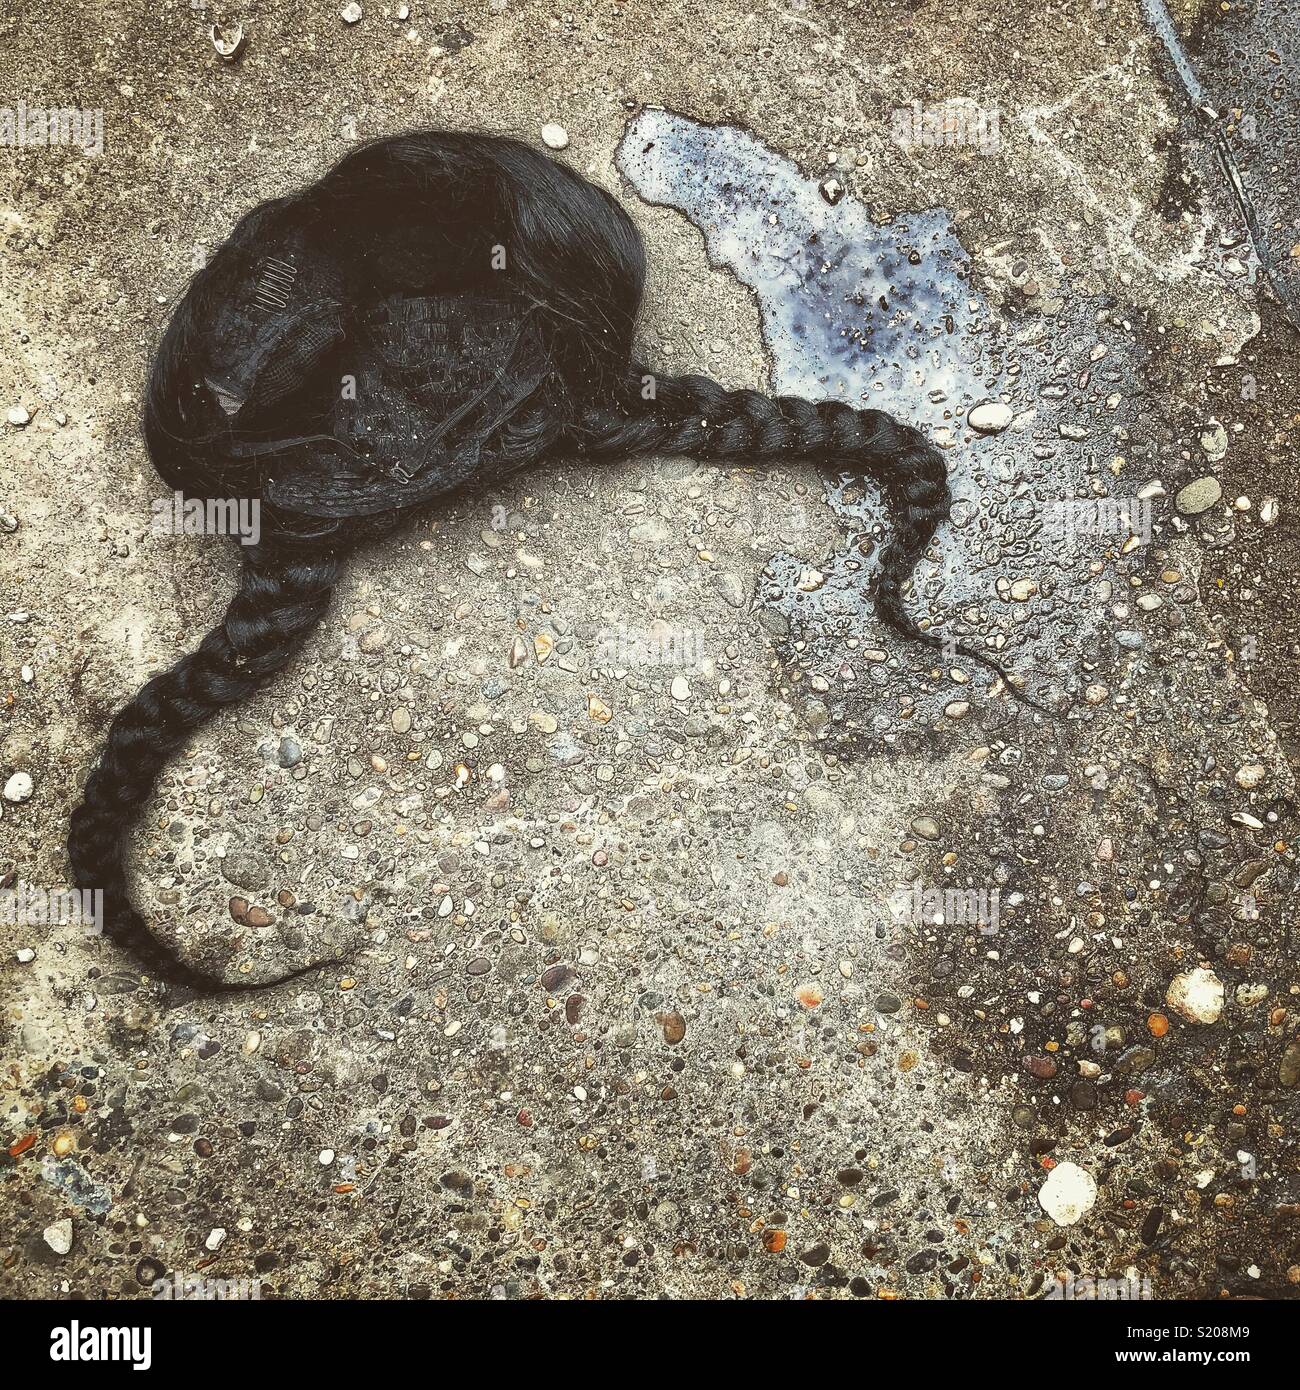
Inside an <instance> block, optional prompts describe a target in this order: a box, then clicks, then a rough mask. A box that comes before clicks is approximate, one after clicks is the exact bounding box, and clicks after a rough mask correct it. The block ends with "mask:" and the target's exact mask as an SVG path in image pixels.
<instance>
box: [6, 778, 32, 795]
mask: <svg viewBox="0 0 1300 1390" xmlns="http://www.w3.org/2000/svg"><path fill="white" fill-rule="evenodd" d="M4 797H5V800H6V801H13V802H15V803H16V802H19V801H30V800H31V797H32V779H31V777H30V776H29V775H28V774H27V773H26V772H15V773H14V775H13V776H12V777H11V778H10V779H9V780H8V781H7V782H6V783H5V791H4Z"/></svg>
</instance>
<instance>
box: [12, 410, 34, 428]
mask: <svg viewBox="0 0 1300 1390" xmlns="http://www.w3.org/2000/svg"><path fill="white" fill-rule="evenodd" d="M5 419H6V420H8V421H9V423H10V424H11V425H13V426H14V427H15V429H22V427H23V426H24V425H27V424H30V423H31V419H32V413H31V411H30V410H28V409H27V407H26V406H24V405H11V406H10V407H9V409H8V410H7V411H6V412H5Z"/></svg>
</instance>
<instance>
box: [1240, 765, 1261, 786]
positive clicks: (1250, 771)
mask: <svg viewBox="0 0 1300 1390" xmlns="http://www.w3.org/2000/svg"><path fill="white" fill-rule="evenodd" d="M1267 775H1268V773H1267V770H1266V769H1265V767H1264V765H1263V763H1247V764H1246V765H1245V766H1244V767H1239V768H1238V769H1237V785H1238V786H1239V787H1241V788H1242V789H1243V790H1244V791H1250V790H1251V788H1252V787H1257V786H1259V784H1260V783H1261V782H1262V781H1263V780H1264V778H1265V777H1266V776H1267Z"/></svg>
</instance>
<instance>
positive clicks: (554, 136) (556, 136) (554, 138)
mask: <svg viewBox="0 0 1300 1390" xmlns="http://www.w3.org/2000/svg"><path fill="white" fill-rule="evenodd" d="M542 144H544V145H545V146H546V148H547V149H548V150H564V149H567V148H568V146H569V132H568V131H567V130H565V128H564V127H563V126H562V125H556V124H555V122H554V121H548V122H547V123H546V124H545V125H544V126H543V127H542Z"/></svg>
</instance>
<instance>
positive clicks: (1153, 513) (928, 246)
mask: <svg viewBox="0 0 1300 1390" xmlns="http://www.w3.org/2000/svg"><path fill="white" fill-rule="evenodd" d="M618 164H619V168H620V169H621V171H622V172H623V174H624V175H625V177H626V178H627V179H628V180H629V182H630V183H631V184H632V186H633V187H634V188H635V190H636V191H637V193H638V194H639V195H640V196H641V197H642V198H644V199H645V200H646V201H648V202H651V203H656V204H660V205H664V206H668V207H672V208H675V209H677V210H678V211H680V212H681V213H683V214H684V215H685V216H686V217H687V218H689V219H690V221H691V222H692V223H693V224H694V225H695V226H696V227H697V228H699V230H700V231H701V232H702V233H703V235H704V238H705V242H706V245H707V249H708V253H709V256H710V259H711V260H712V261H713V262H714V263H715V264H717V265H720V266H723V267H725V268H727V269H728V270H730V271H731V272H732V273H733V274H734V275H736V277H737V278H738V279H739V280H740V281H741V282H742V283H744V284H745V285H747V286H749V287H750V288H751V289H752V290H753V291H754V293H755V296H756V298H757V302H758V306H759V312H760V315H761V321H762V328H763V335H764V339H765V342H766V345H767V348H768V351H769V354H770V358H771V364H772V382H771V386H772V389H773V391H775V392H776V393H781V394H785V393H789V394H796V395H803V396H807V397H809V398H811V399H827V398H836V399H841V400H844V401H846V402H847V403H849V404H851V405H855V406H858V407H867V406H870V407H875V408H877V409H883V410H887V411H889V412H890V413H892V414H895V415H897V416H899V417H900V418H902V419H905V420H908V421H910V422H912V423H915V424H917V425H920V426H921V427H922V428H924V429H926V430H927V431H928V432H929V434H930V436H931V438H933V439H934V440H935V442H936V443H938V444H939V445H940V446H941V447H943V448H945V449H946V450H947V451H948V454H947V456H948V461H949V470H950V471H949V484H950V487H951V490H952V493H953V496H954V499H955V506H954V514H953V520H952V522H951V523H950V524H949V525H947V526H945V527H944V528H942V530H941V532H940V534H939V536H938V538H937V555H938V559H937V560H936V561H929V560H924V561H922V562H921V565H920V566H919V568H918V570H917V573H916V585H917V599H916V603H917V607H918V608H919V609H920V610H922V611H923V612H924V613H925V614H926V615H927V616H928V617H929V618H930V619H931V621H934V622H942V623H943V624H944V628H945V631H947V632H951V633H953V634H954V635H956V636H958V637H960V638H962V640H963V641H965V642H967V643H969V644H971V645H975V646H979V647H981V648H983V649H985V650H987V651H988V652H989V654H990V655H991V656H994V657H996V658H997V659H998V660H1000V661H1001V662H1002V663H1003V664H1004V665H1005V666H1007V667H1008V668H1009V669H1011V670H1014V671H1017V672H1020V673H1022V674H1023V675H1025V677H1026V678H1027V681H1028V683H1029V687H1030V688H1031V689H1032V690H1034V691H1035V692H1036V693H1038V694H1040V695H1043V696H1050V694H1051V692H1053V691H1059V690H1069V691H1079V690H1081V689H1082V687H1083V686H1084V685H1086V684H1087V683H1088V682H1089V681H1092V680H1095V679H1096V677H1095V676H1094V675H1092V674H1090V668H1092V667H1094V666H1096V665H1097V664H1098V663H1099V662H1100V663H1104V662H1105V661H1106V656H1107V652H1106V650H1105V649H1107V648H1109V647H1110V645H1111V643H1110V637H1109V633H1110V631H1111V629H1112V628H1115V627H1118V628H1121V629H1122V628H1126V627H1127V624H1126V622H1124V621H1122V620H1123V619H1125V618H1126V617H1127V616H1128V615H1127V610H1126V609H1125V608H1124V607H1123V604H1122V603H1121V604H1120V606H1119V608H1118V609H1115V608H1114V607H1113V606H1112V600H1113V598H1114V597H1115V595H1117V594H1120V585H1118V584H1116V583H1115V579H1116V574H1117V567H1116V565H1115V563H1114V562H1115V558H1116V554H1117V552H1118V550H1119V548H1120V545H1121V544H1122V542H1123V540H1124V538H1125V536H1124V535H1122V534H1119V533H1117V532H1116V531H1115V530H1114V529H1113V527H1112V528H1111V529H1110V530H1107V529H1106V527H1107V524H1108V523H1107V519H1106V516H1105V515H1104V514H1099V515H1098V516H1096V517H1092V519H1091V520H1090V513H1089V508H1090V507H1091V508H1093V510H1094V511H1096V512H1098V513H1102V512H1103V509H1098V508H1096V507H1095V506H1094V504H1095V502H1096V500H1097V499H1099V498H1103V499H1104V498H1108V497H1112V498H1114V499H1115V504H1116V505H1114V506H1113V507H1112V513H1113V514H1119V513H1123V514H1124V515H1126V516H1133V515H1136V513H1137V509H1138V508H1139V507H1140V508H1141V510H1142V512H1143V520H1144V521H1145V523H1146V527H1147V534H1148V536H1149V535H1150V534H1153V533H1154V532H1155V531H1158V530H1159V528H1160V519H1161V507H1162V503H1161V501H1160V500H1159V498H1147V499H1143V500H1142V501H1141V502H1139V499H1138V492H1139V490H1140V489H1142V488H1143V486H1144V485H1146V484H1149V483H1150V482H1151V480H1152V479H1153V478H1154V477H1155V475H1156V473H1157V471H1158V470H1157V467H1156V459H1157V455H1158V451H1159V448H1160V445H1161V442H1162V438H1163V437H1165V436H1166V435H1168V433H1169V432H1168V431H1167V428H1166V426H1165V424H1164V421H1163V418H1162V416H1161V413H1160V410H1159V406H1158V402H1157V401H1156V400H1155V399H1154V398H1152V397H1151V396H1149V395H1148V394H1147V393H1146V392H1145V390H1144V389H1143V388H1142V385H1141V383H1142V380H1143V378H1142V370H1143V367H1144V363H1145V358H1144V354H1143V350H1142V348H1141V347H1140V345H1139V343H1138V341H1137V339H1136V337H1135V335H1134V334H1133V332H1132V328H1131V325H1130V324H1128V323H1127V322H1126V321H1125V318H1124V315H1123V312H1122V310H1121V309H1120V307H1119V306H1117V305H1115V304H1113V303H1111V302H1106V301H1101V300H1097V299H1091V300H1083V299H1079V300H1076V301H1074V302H1072V303H1067V304H1066V305H1065V306H1064V307H1063V308H1062V309H1061V310H1060V311H1059V312H1058V313H1057V314H1056V315H1055V316H1053V317H1048V316H1046V315H1042V314H1033V315H1026V316H1025V317H1023V318H1021V319H1018V320H1013V319H1007V318H1005V317H1003V316H1002V315H1001V314H1000V313H999V311H998V310H997V309H996V308H995V307H994V306H993V305H991V304H990V303H989V302H988V300H987V298H986V297H985V296H984V295H983V294H982V293H981V292H980V290H979V289H978V288H977V287H976V286H975V285H974V283H973V282H972V278H971V273H970V262H969V257H968V255H967V253H966V251H965V249H964V247H963V246H962V243H961V240H960V236H959V232H958V228H957V226H956V225H955V223H954V220H953V218H952V216H951V214H950V213H949V212H948V211H947V210H945V209H943V208H931V209H926V210H923V211H916V212H906V213H900V214H898V215H897V216H896V217H894V218H893V219H892V220H889V221H885V222H880V221H877V220H876V218H874V217H873V215H872V210H871V209H870V208H869V207H868V206H867V205H865V204H864V203H862V202H860V201H859V200H857V199H855V198H853V197H852V196H849V195H847V194H844V195H842V196H840V197H838V198H837V200H836V201H835V202H833V203H832V202H831V201H830V200H829V198H828V197H827V196H826V195H825V194H824V193H823V191H822V188H821V187H820V186H819V184H818V182H817V180H815V179H812V178H809V177H807V176H805V175H804V174H803V173H801V172H800V170H799V169H798V168H797V167H796V166H795V165H794V163H793V162H792V161H790V160H788V159H786V158H785V157H784V156H782V155H780V154H778V153H777V152H775V151H773V150H771V149H769V148H768V147H767V146H765V145H764V144H763V143H762V142H761V141H759V140H758V139H756V138H755V137H754V136H753V135H751V134H749V133H748V132H746V131H743V130H740V129H737V128H734V127H728V126H710V125H704V124H701V123H699V122H697V121H694V120H691V119H689V118H688V117H684V116H680V115H677V114H675V113H672V112H668V111H662V110H654V109H651V110H646V111H643V112H641V113H640V114H639V115H638V116H637V117H636V118H635V119H633V120H632V121H631V122H630V123H629V126H628V129H627V131H626V133H625V135H624V138H623V140H622V142H621V145H620V148H619V153H618ZM986 401H1000V402H1003V403H1005V404H1006V405H1007V406H1009V407H1010V410H1011V414H1012V422H1011V424H1010V426H1009V427H1008V428H1007V429H1006V430H1005V432H1000V433H996V434H987V435H986V434H980V433H977V432H975V431H973V430H972V429H970V428H969V427H968V425H967V422H966V418H965V417H966V414H967V412H968V411H969V409H970V408H971V407H972V406H974V405H976V404H979V403H981V402H986ZM830 500H831V504H832V506H834V507H835V509H836V511H837V512H838V513H839V515H840V516H841V517H842V518H843V519H844V522H845V525H846V529H847V530H848V531H849V539H848V543H847V545H846V546H845V547H844V549H842V550H841V551H839V553H838V554H837V555H835V556H834V557H833V559H831V560H829V561H827V560H821V561H819V562H818V564H819V567H820V573H821V574H822V575H823V576H824V581H823V582H822V583H820V584H818V585H816V586H815V587H812V588H809V586H808V583H807V580H806V576H807V571H808V567H809V557H808V556H806V555H803V556H801V555H793V554H779V555H776V556H774V557H773V559H772V561H771V562H770V564H769V565H768V568H767V571H766V573H765V575H764V579H763V583H762V585H761V586H760V591H759V594H758V599H759V601H760V602H761V603H762V604H763V605H765V607H766V609H767V610H768V611H767V613H766V614H765V615H764V616H765V620H766V626H767V627H768V628H769V630H771V631H772V632H773V633H774V634H775V636H776V637H777V638H778V643H779V647H780V650H781V653H782V656H783V658H784V662H785V669H786V677H787V680H788V682H789V690H790V693H791V694H792V696H793V697H794V698H795V699H796V701H797V702H800V703H801V704H802V708H803V712H804V715H805V717H806V718H807V719H808V721H809V723H810V724H811V725H812V726H813V727H815V728H817V729H818V731H819V733H820V734H821V736H822V737H824V738H825V739H827V740H829V741H831V742H833V743H835V744H836V745H838V746H839V747H841V749H842V750H844V751H852V750H858V751H861V750H866V749H871V748H881V749H890V750H896V749H898V748H899V747H903V746H908V745H912V744H916V743H918V742H919V743H920V744H921V745H924V744H926V743H927V742H928V741H929V740H928V738H927V737H926V736H925V735H924V734H922V735H920V736H918V735H917V734H916V733H915V731H916V730H922V731H924V730H926V729H928V727H929V726H930V725H933V724H934V722H935V720H936V719H938V718H940V717H942V716H943V711H944V709H945V708H946V707H948V706H950V705H952V704H953V703H954V702H962V701H964V702H968V703H969V702H970V701H972V700H973V699H974V698H975V695H973V694H972V692H980V691H982V690H984V689H986V688H987V686H988V684H989V679H988V678H987V677H986V676H985V675H984V674H983V673H982V672H979V671H978V670H977V669H976V668H969V670H970V675H971V680H970V683H969V684H960V683H958V682H955V681H953V680H952V679H951V678H950V677H949V675H948V674H947V673H946V672H945V673H944V674H942V675H941V676H940V677H938V678H937V679H936V678H934V677H933V676H932V675H931V672H932V670H934V669H937V666H936V663H937V662H938V654H937V653H934V652H930V651H928V650H927V649H925V648H922V647H919V646H918V645H917V644H915V643H913V644H908V643H904V642H901V641H898V640H896V639H894V638H893V636H892V634H889V633H888V631H887V630H886V629H883V628H882V627H881V625H880V624H879V623H878V622H877V621H876V620H875V618H874V615H873V611H872V607H871V603H870V599H869V596H868V591H867V580H868V578H869V576H870V574H871V572H872V569H873V567H874V564H875V556H876V553H877V552H878V544H879V541H880V540H882V539H883V538H884V537H885V536H886V535H887V534H888V526H889V518H888V516H887V515H886V514H884V513H883V512H882V509H881V507H880V505H879V499H878V498H877V497H876V496H874V494H872V493H870V492H869V493H868V494H867V495H865V496H864V495H863V493H862V489H861V488H857V487H854V486H852V485H841V486H838V487H832V488H830ZM1080 502H1082V506H1080V505H1079V504H1080ZM1125 534H1126V533H1125ZM1131 563H1132V561H1131V560H1127V559H1126V560H1123V561H1120V562H1119V564H1120V566H1122V567H1124V568H1125V569H1127V567H1128V566H1129V565H1130V564H1131ZM801 577H802V578H803V580H804V582H803V583H801V582H800V580H801ZM1121 597H1122V595H1121ZM1116 619H1119V620H1120V621H1115V620H1116ZM954 664H955V665H957V666H958V667H960V666H961V663H960V662H957V663H954ZM998 703H999V707H1000V708H1005V709H1006V711H1007V714H1008V715H1010V714H1012V713H1013V710H1012V709H1011V707H1010V706H1009V702H1006V701H999V702H998ZM959 717H960V716H959Z"/></svg>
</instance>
